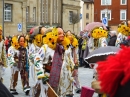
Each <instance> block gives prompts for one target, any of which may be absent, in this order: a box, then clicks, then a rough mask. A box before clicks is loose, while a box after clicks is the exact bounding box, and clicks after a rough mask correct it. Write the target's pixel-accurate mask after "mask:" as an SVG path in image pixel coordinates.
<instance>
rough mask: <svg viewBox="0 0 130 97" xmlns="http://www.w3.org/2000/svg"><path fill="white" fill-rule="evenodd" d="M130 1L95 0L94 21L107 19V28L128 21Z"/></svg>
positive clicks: (129, 18) (129, 17)
mask: <svg viewBox="0 0 130 97" xmlns="http://www.w3.org/2000/svg"><path fill="white" fill-rule="evenodd" d="M129 11H130V0H95V1H94V21H96V22H102V19H103V18H104V17H107V19H108V26H117V25H118V24H119V23H121V22H122V21H126V20H130V12H129Z"/></svg>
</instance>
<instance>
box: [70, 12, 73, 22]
mask: <svg viewBox="0 0 130 97" xmlns="http://www.w3.org/2000/svg"><path fill="white" fill-rule="evenodd" d="M72 18H73V11H69V22H70V23H72Z"/></svg>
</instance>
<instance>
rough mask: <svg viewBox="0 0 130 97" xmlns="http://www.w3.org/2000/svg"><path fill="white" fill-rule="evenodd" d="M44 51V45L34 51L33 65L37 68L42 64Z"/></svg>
mask: <svg viewBox="0 0 130 97" xmlns="http://www.w3.org/2000/svg"><path fill="white" fill-rule="evenodd" d="M45 52H46V46H45V45H43V46H42V47H41V48H40V50H39V51H38V53H36V56H35V58H34V65H35V67H36V68H37V69H38V68H39V66H40V67H42V66H43V64H42V63H43V62H42V61H43V60H44V57H45Z"/></svg>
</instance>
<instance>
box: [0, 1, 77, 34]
mask: <svg viewBox="0 0 130 97" xmlns="http://www.w3.org/2000/svg"><path fill="white" fill-rule="evenodd" d="M2 1H3V0H0V14H1V16H0V25H2V23H3V11H2V8H3V5H2ZM73 12H74V13H76V14H78V15H79V14H80V0H76V1H72V0H4V35H5V36H9V35H11V36H12V35H16V34H25V33H27V32H29V31H30V29H31V28H32V27H34V26H37V25H43V26H46V27H55V26H61V27H63V29H64V30H65V31H67V30H71V31H72V32H75V33H76V34H77V33H78V32H79V22H78V23H76V24H75V25H74V26H73V25H72V23H71V18H72V13H73ZM73 28H74V30H73Z"/></svg>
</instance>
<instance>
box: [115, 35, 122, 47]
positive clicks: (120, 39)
mask: <svg viewBox="0 0 130 97" xmlns="http://www.w3.org/2000/svg"><path fill="white" fill-rule="evenodd" d="M122 39H123V36H122V34H121V33H119V34H118V35H117V39H116V43H115V46H116V47H120V43H121V42H122V41H123V40H122Z"/></svg>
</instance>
